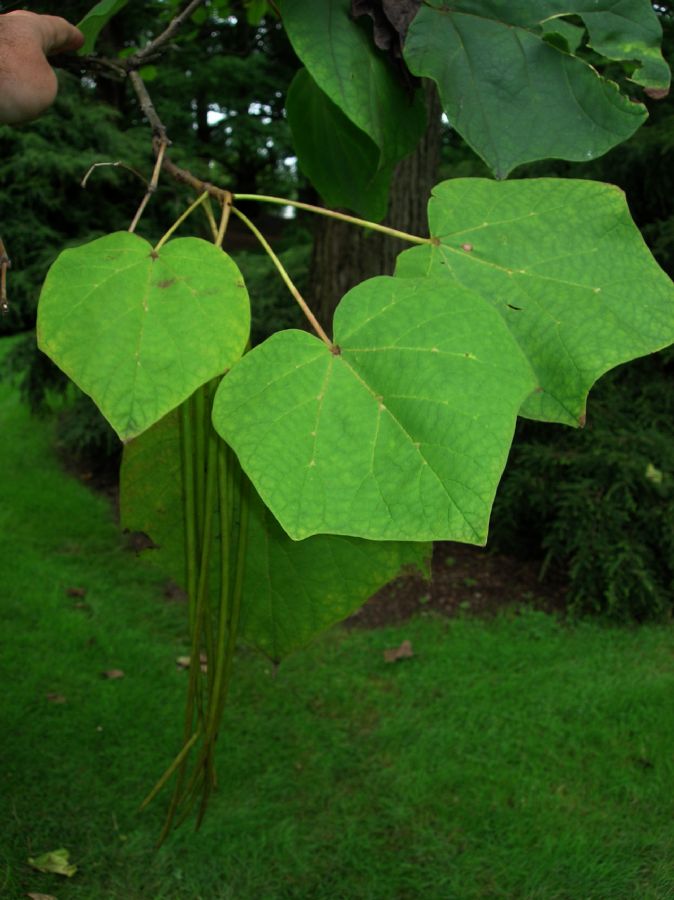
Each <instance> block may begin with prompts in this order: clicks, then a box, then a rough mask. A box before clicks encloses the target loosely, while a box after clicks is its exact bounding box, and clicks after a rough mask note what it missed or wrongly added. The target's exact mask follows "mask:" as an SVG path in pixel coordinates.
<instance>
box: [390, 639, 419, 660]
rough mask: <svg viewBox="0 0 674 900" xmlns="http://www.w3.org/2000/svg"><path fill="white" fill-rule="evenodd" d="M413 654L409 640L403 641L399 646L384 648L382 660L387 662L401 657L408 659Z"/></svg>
mask: <svg viewBox="0 0 674 900" xmlns="http://www.w3.org/2000/svg"><path fill="white" fill-rule="evenodd" d="M410 656H414V650H412V642H411V641H403V642H402V644H401V645H400V646H399V647H393V648H391V649H390V650H384V660H385V661H386V662H387V663H394V662H398V660H401V659H409V658H410Z"/></svg>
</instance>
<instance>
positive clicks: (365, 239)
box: [307, 82, 441, 333]
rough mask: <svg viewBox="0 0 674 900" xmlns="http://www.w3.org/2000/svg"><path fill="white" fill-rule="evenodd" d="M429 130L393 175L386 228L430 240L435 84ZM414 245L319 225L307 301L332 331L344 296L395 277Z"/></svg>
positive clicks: (436, 139) (436, 134) (331, 222)
mask: <svg viewBox="0 0 674 900" xmlns="http://www.w3.org/2000/svg"><path fill="white" fill-rule="evenodd" d="M426 107H427V111H428V126H427V128H426V132H425V134H424V136H423V138H422V139H421V141H420V143H419V144H418V146H417V148H416V150H415V151H414V153H412V154H411V155H410V156H408V157H406V158H405V159H403V160H402V161H401V162H400V163H399V165H398V167H397V169H396V171H395V173H394V176H393V181H392V185H391V199H390V205H389V211H388V213H387V216H386V218H385V219H384V223H383V224H385V225H390V226H391V227H392V228H398V229H400V230H402V231H408V232H410V233H411V234H417V235H420V236H421V237H427V236H428V219H427V214H426V208H427V204H428V198H429V195H430V192H431V188H432V187H433V185H434V184H435V181H436V175H437V170H438V165H439V162H440V132H441V120H440V115H441V107H440V102H439V99H438V96H437V91H436V90H435V86H434V85H433V84H431V83H430V82H428V83H427V84H426ZM410 246H411V245H410V244H408V243H406V242H404V241H401V240H398V239H397V238H392V237H390V236H388V235H385V234H381V233H380V232H376V231H368V230H366V229H364V228H358V227H356V226H354V225H349V224H347V223H346V222H339V221H337V220H335V219H329V218H323V217H320V219H319V220H318V221H317V222H316V224H315V230H314V249H313V254H312V259H311V269H310V276H309V284H310V289H309V293H308V296H307V300H308V302H309V305H310V306H311V308H312V310H313V311H314V313H315V314H316V316H317V318H318V320H319V322H320V323H321V325H322V326H323V327H324V328H325V329H326V331H328V333H331V332H332V317H333V314H334V311H335V308H336V306H337V304H338V303H339V301H340V299H341V298H342V297H343V296H344V294H345V293H346V292H347V291H348V290H349V289H350V288H352V287H354V286H355V285H356V284H358V283H359V282H361V281H363V280H364V279H365V278H372V277H373V276H375V275H392V274H393V270H394V268H395V261H396V257H397V255H398V254H399V253H400V252H401V251H402V250H405V249H406V248H408V247H410Z"/></svg>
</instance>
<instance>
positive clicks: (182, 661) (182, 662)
mask: <svg viewBox="0 0 674 900" xmlns="http://www.w3.org/2000/svg"><path fill="white" fill-rule="evenodd" d="M199 660H200V662H201V671H202V672H207V671H208V658H207V656H206V654H205V653H201V654H200V655H199ZM190 662H191V659H190V657H189V656H178V657H176V665H177V666H178V668H179V669H189V667H190Z"/></svg>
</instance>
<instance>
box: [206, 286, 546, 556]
mask: <svg viewBox="0 0 674 900" xmlns="http://www.w3.org/2000/svg"><path fill="white" fill-rule="evenodd" d="M334 326H335V341H336V342H337V343H338V344H339V348H340V352H339V353H338V354H336V353H333V352H331V350H330V349H329V348H328V347H327V346H326V345H325V344H323V343H322V342H321V341H319V340H317V339H316V338H314V337H312V336H311V335H309V334H306V333H304V332H300V331H285V332H279V333H277V334H275V335H274V336H273V337H271V338H270V339H269V340H267V341H265V342H264V343H263V344H261V345H260V346H259V347H256V348H255V349H254V350H253V351H252V352H251V353H249V354H247V355H246V357H245V358H244V359H243V360H242V361H241V362H240V363H239V364H238V365H237V366H236V367H235V368H234V369H233V370H232V372H231V373H230V374H229V375H228V376H227V378H225V379H223V381H222V383H221V385H220V387H219V389H218V393H217V395H216V400H215V404H214V409H213V421H214V424H215V427H216V429H217V430H218V431H219V432H220V434H221V435H222V436H223V437H224V438H225V440H227V442H228V443H229V444H230V445H231V446H232V447H233V448H234V450H235V451H236V453H237V455H238V457H239V460H240V462H241V465H242V467H243V469H244V471H245V472H246V473H247V474H248V475H249V477H250V478H251V480H252V481H253V484H254V485H255V487H256V488H257V490H258V491H259V493H260V495H261V496H262V499H263V500H264V502H265V503H266V504H267V505H268V506H269V507H270V509H271V511H272V512H273V513H274V515H275V516H276V517H277V519H278V520H279V522H280V523H281V524H282V526H283V528H284V529H285V530H286V531H287V533H288V534H289V535H290V536H291V537H292V538H294V539H298V540H299V539H302V538H304V537H307V536H309V535H312V534H320V533H329V534H349V535H355V536H358V537H365V538H370V539H374V540H433V539H447V540H458V541H466V542H469V543H477V544H482V543H484V542H485V541H486V536H487V524H488V520H489V512H490V509H491V504H492V501H493V498H494V493H495V491H496V486H497V484H498V481H499V478H500V476H501V473H502V471H503V467H504V465H505V461H506V457H507V454H508V449H509V447H510V442H511V439H512V434H513V429H514V425H515V418H516V414H517V410H518V409H519V407H520V405H521V404H522V402H523V400H524V398H525V397H526V396H527V394H529V393H530V392H531V391H532V390H533V389H534V388H535V387H536V382H535V380H534V376H533V374H532V371H531V368H530V366H529V364H528V363H527V361H526V359H525V358H524V355H523V354H522V352H521V350H520V349H519V347H518V345H517V343H516V342H515V340H514V339H513V338H512V337H511V335H510V332H509V331H508V328H507V327H506V325H505V323H504V322H503V319H502V318H501V316H500V315H499V314H498V313H497V312H496V310H494V309H493V307H492V305H491V303H490V302H489V301H486V300H484V299H483V298H481V297H480V296H479V295H478V294H475V293H473V292H472V291H469V290H467V289H466V288H465V287H462V286H460V285H457V287H456V290H453V291H452V292H451V293H450V292H448V291H446V290H445V287H444V283H443V281H442V280H435V281H433V280H432V279H428V278H422V279H415V280H407V279H402V278H385V277H382V278H373V279H371V280H369V281H365V282H363V283H362V284H360V285H359V286H358V287H356V288H354V289H353V290H352V291H350V292H349V293H348V294H347V295H346V297H344V299H343V300H342V302H341V303H340V305H339V307H338V309H337V312H336V314H335V322H334Z"/></svg>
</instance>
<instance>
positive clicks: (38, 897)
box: [26, 894, 56, 900]
mask: <svg viewBox="0 0 674 900" xmlns="http://www.w3.org/2000/svg"><path fill="white" fill-rule="evenodd" d="M26 897H29V898H30V900H56V897H55V896H54V895H53V894H26Z"/></svg>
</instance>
